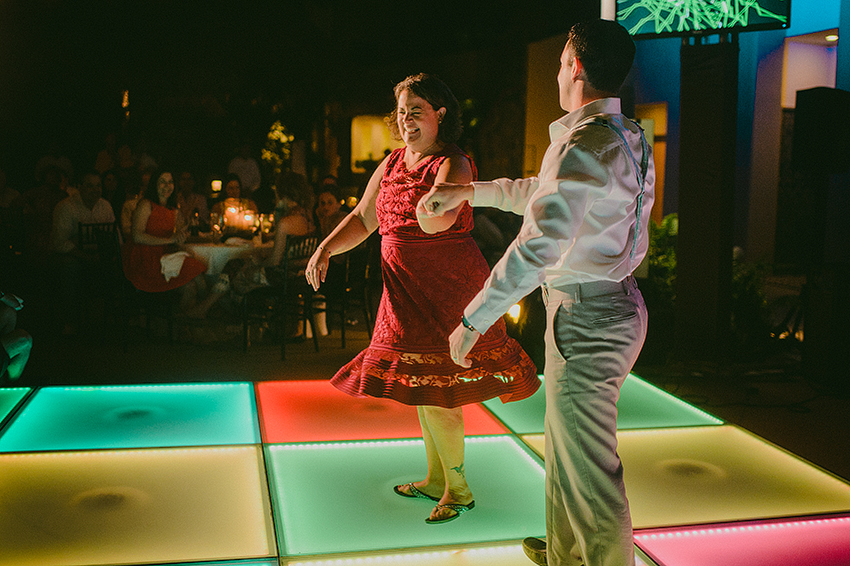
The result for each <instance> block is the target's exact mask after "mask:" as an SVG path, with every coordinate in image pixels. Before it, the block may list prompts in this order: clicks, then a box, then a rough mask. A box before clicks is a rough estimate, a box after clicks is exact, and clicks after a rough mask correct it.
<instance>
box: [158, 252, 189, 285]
mask: <svg viewBox="0 0 850 566" xmlns="http://www.w3.org/2000/svg"><path fill="white" fill-rule="evenodd" d="M187 257H189V254H188V253H187V252H174V253H173V254H165V255H164V256H162V257H161V258H160V259H159V263H160V265H162V275H163V276H164V277H165V280H166V281H169V280H171V279H172V278H174V277H177V276H178V275H180V270H181V269H183V261H184V260H185V259H186V258H187Z"/></svg>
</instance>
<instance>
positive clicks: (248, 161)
mask: <svg viewBox="0 0 850 566" xmlns="http://www.w3.org/2000/svg"><path fill="white" fill-rule="evenodd" d="M227 172H228V173H236V174H237V175H239V180H240V181H242V197H243V198H249V197H250V196H251V194H252V193H253V192H254V191H256V190H257V189H259V188H260V183H261V182H262V177H261V176H260V166H259V165H258V164H257V160H256V159H254V158H253V157H251V146H250V145H249V144H248V143H247V142H246V143H243V144H242V145H241V146H240V147H239V154H238V155H237V156H236V157H234V158H233V159H231V160H230V163H228V164H227Z"/></svg>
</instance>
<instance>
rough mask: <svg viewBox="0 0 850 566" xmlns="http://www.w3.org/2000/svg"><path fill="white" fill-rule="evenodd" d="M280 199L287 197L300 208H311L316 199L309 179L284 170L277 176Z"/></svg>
mask: <svg viewBox="0 0 850 566" xmlns="http://www.w3.org/2000/svg"><path fill="white" fill-rule="evenodd" d="M275 188H276V189H277V196H278V198H283V197H287V198H288V199H290V200H293V201H295V202H297V203H298V205H299V206H303V207H304V208H309V207H310V206H312V201H313V199H314V198H315V197H314V195H313V189H312V187H310V183H308V182H307V177H305V176H304V175H302V174H300V173H296V172H295V171H290V170H284V171H282V172H281V173H280V174H279V175H278V176H277V182H276V183H275Z"/></svg>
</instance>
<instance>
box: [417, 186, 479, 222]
mask: <svg viewBox="0 0 850 566" xmlns="http://www.w3.org/2000/svg"><path fill="white" fill-rule="evenodd" d="M473 195H474V189H473V188H472V184H466V185H455V184H450V183H438V184H436V185H434V186H433V187H432V188H431V190H430V191H428V194H427V195H425V196H424V197H422V198H421V199H419V206H420V207H422V208H423V209H424V210H425V213H426V214H427V215H428V216H442V215H444V214H445V213H446V212H448V211H450V210H454V209H455V208H457V207H459V206H460V205H462V204H463V203H464V202H470V203H471V202H472V197H473Z"/></svg>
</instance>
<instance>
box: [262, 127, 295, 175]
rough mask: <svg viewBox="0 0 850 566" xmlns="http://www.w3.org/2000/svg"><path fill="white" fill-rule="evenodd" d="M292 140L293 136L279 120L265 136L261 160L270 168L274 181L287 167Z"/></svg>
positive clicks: (290, 155) (290, 157) (290, 156)
mask: <svg viewBox="0 0 850 566" xmlns="http://www.w3.org/2000/svg"><path fill="white" fill-rule="evenodd" d="M294 140H295V136H293V135H292V134H291V133H289V130H287V129H286V126H284V125H283V124H282V123H281V122H280V120H277V121H275V123H274V124H272V127H271V128H269V133H268V134H267V135H266V146H265V147H264V148H263V151H262V159H263V161H264V162H265V163H267V164H268V165H269V166H270V167H271V168H272V172H273V177H272V178H273V179H276V178H277V176H278V175H279V174H280V172H281V171H283V170H284V169H287V168H288V167H289V163H290V160H291V159H292V142H293V141H294Z"/></svg>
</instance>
